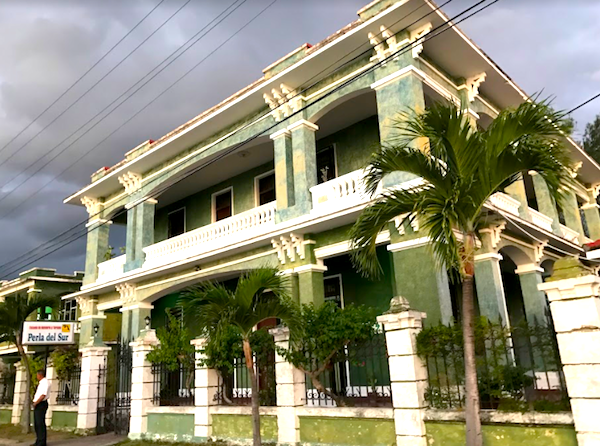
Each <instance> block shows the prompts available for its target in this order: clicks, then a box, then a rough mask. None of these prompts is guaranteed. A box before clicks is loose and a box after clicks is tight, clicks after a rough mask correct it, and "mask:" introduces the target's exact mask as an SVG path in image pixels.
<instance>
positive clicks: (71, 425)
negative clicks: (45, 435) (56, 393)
mask: <svg viewBox="0 0 600 446" xmlns="http://www.w3.org/2000/svg"><path fill="white" fill-rule="evenodd" d="M52 428H53V429H76V428H77V412H67V411H62V410H60V411H53V412H52Z"/></svg>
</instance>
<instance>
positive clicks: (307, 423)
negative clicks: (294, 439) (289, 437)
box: [300, 417, 396, 446]
mask: <svg viewBox="0 0 600 446" xmlns="http://www.w3.org/2000/svg"><path fill="white" fill-rule="evenodd" d="M300 441H301V442H302V443H320V444H327V443H329V444H338V445H342V444H343V445H365V446H378V445H386V446H387V445H391V444H396V431H395V428H394V420H383V419H375V418H330V417H327V418H324V417H323V418H321V417H300Z"/></svg>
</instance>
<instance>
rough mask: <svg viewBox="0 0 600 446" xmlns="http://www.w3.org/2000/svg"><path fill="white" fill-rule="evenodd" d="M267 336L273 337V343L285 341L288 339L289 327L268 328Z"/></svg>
mask: <svg viewBox="0 0 600 446" xmlns="http://www.w3.org/2000/svg"><path fill="white" fill-rule="evenodd" d="M269 334H270V335H271V336H273V338H274V340H275V342H282V341H287V340H288V339H289V338H290V329H289V327H275V328H270V329H269Z"/></svg>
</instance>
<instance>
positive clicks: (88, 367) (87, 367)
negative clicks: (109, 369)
mask: <svg viewBox="0 0 600 446" xmlns="http://www.w3.org/2000/svg"><path fill="white" fill-rule="evenodd" d="M109 351H110V347H84V348H82V349H80V352H81V384H80V387H79V404H78V406H77V409H78V413H77V429H78V430H79V431H83V432H84V433H85V432H91V431H93V430H95V429H96V422H97V419H98V416H97V411H98V377H99V375H100V367H105V366H106V357H107V355H108V352H109Z"/></svg>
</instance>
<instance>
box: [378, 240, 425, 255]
mask: <svg viewBox="0 0 600 446" xmlns="http://www.w3.org/2000/svg"><path fill="white" fill-rule="evenodd" d="M430 242H431V239H430V238H429V237H419V238H414V239H412V240H406V241H404V242H398V243H392V244H391V245H388V247H387V250H388V251H390V252H398V251H404V250H405V249H412V248H419V247H421V246H425V245H427V244H429V243H430Z"/></svg>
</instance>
